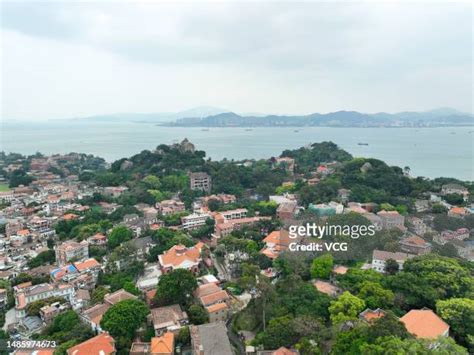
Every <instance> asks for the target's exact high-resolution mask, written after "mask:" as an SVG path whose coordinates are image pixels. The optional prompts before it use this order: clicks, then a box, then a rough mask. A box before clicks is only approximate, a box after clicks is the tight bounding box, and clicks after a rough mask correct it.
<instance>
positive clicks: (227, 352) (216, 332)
mask: <svg viewBox="0 0 474 355" xmlns="http://www.w3.org/2000/svg"><path fill="white" fill-rule="evenodd" d="M190 331H191V347H192V351H193V355H233V352H232V347H231V345H230V341H229V338H228V336H227V328H226V326H225V323H223V322H215V323H209V324H203V325H198V326H194V325H193V326H191V329H190Z"/></svg>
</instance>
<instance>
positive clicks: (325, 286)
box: [313, 280, 342, 297]
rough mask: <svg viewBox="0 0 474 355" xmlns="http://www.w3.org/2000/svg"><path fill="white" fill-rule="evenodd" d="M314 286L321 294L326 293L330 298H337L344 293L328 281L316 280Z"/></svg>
mask: <svg viewBox="0 0 474 355" xmlns="http://www.w3.org/2000/svg"><path fill="white" fill-rule="evenodd" d="M313 285H314V287H316V289H317V290H318V291H319V292H321V293H324V294H326V295H328V296H330V297H336V296H338V295H340V294H341V293H342V290H341V289H340V288H339V287H337V286H336V285H333V284H332V283H330V282H327V281H323V280H316V281H315V282H314V283H313Z"/></svg>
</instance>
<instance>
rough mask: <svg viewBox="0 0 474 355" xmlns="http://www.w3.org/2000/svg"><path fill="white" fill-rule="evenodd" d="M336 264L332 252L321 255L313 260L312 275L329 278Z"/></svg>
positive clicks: (318, 277)
mask: <svg viewBox="0 0 474 355" xmlns="http://www.w3.org/2000/svg"><path fill="white" fill-rule="evenodd" d="M333 265H334V262H333V257H332V255H331V254H324V255H321V256H319V257H317V258H315V259H314V260H313V263H312V264H311V277H312V278H315V279H329V276H331V271H332V267H333Z"/></svg>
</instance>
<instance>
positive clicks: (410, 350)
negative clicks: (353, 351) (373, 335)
mask: <svg viewBox="0 0 474 355" xmlns="http://www.w3.org/2000/svg"><path fill="white" fill-rule="evenodd" d="M360 353H361V354H370V355H385V354H417V355H428V354H429V353H430V352H429V350H428V349H427V348H426V347H425V346H424V344H423V343H422V342H421V341H419V340H416V339H400V338H397V337H394V336H387V337H381V338H378V339H377V340H376V341H375V343H374V344H367V343H366V344H362V345H361V347H360Z"/></svg>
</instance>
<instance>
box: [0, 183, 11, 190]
mask: <svg viewBox="0 0 474 355" xmlns="http://www.w3.org/2000/svg"><path fill="white" fill-rule="evenodd" d="M5 191H10V188H9V187H8V184H5V183H2V182H0V192H5Z"/></svg>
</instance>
